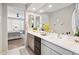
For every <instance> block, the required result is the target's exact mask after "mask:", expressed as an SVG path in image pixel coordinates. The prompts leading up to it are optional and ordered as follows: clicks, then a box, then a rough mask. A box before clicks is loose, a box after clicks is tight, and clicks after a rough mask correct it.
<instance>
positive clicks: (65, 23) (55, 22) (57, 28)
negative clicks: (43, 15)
mask: <svg viewBox="0 0 79 59" xmlns="http://www.w3.org/2000/svg"><path fill="white" fill-rule="evenodd" d="M74 8H75V4H72V5H70V6H68V7H65V8H63V9H60V10H58V11H56V12H54V13H52V14H50V20H51V27H52V31H54V32H57V33H66V32H71V33H72V13H73V10H74Z"/></svg>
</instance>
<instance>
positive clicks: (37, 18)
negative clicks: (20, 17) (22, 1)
mask: <svg viewBox="0 0 79 59" xmlns="http://www.w3.org/2000/svg"><path fill="white" fill-rule="evenodd" d="M39 27H40V16H36V19H35V28H39Z"/></svg>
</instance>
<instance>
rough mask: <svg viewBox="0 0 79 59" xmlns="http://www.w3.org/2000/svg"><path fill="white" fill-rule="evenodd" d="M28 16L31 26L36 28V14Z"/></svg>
mask: <svg viewBox="0 0 79 59" xmlns="http://www.w3.org/2000/svg"><path fill="white" fill-rule="evenodd" d="M28 18H29V27H30V28H34V16H33V15H29V16H28Z"/></svg>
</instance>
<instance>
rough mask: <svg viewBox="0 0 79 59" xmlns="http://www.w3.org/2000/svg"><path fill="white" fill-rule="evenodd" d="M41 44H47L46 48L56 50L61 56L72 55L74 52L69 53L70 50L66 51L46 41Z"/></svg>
mask: <svg viewBox="0 0 79 59" xmlns="http://www.w3.org/2000/svg"><path fill="white" fill-rule="evenodd" d="M41 43H43V44H45V45H46V46H48V47H49V48H51V49H53V50H55V51H56V52H58V53H59V54H62V55H72V52H71V51H69V50H66V49H64V48H62V47H59V46H57V45H55V44H53V43H50V42H47V41H45V40H43V39H42V40H41Z"/></svg>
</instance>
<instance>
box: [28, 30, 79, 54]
mask: <svg viewBox="0 0 79 59" xmlns="http://www.w3.org/2000/svg"><path fill="white" fill-rule="evenodd" d="M28 33H30V34H32V35H34V36H37V37H40V38H41V39H44V40H46V41H48V42H51V43H53V44H56V45H58V46H60V47H62V48H65V49H67V50H70V51H72V52H74V53H77V54H79V43H76V42H75V41H73V40H74V39H75V37H74V36H68V35H60V36H61V37H62V38H60V37H57V35H58V34H56V33H48V34H47V35H46V36H42V35H40V32H33V31H28Z"/></svg>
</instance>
